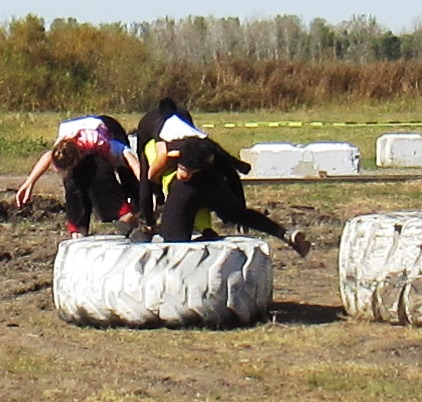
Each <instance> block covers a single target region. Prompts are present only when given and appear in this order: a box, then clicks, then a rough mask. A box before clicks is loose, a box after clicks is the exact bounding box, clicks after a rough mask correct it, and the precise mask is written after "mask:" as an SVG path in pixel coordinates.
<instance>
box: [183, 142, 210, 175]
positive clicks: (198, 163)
mask: <svg viewBox="0 0 422 402" xmlns="http://www.w3.org/2000/svg"><path fill="white" fill-rule="evenodd" d="M182 141H183V143H182V146H181V147H180V156H179V160H178V163H180V164H181V165H182V166H184V167H185V168H188V169H195V170H196V169H199V170H204V169H209V168H211V166H212V164H213V163H214V160H215V154H214V147H213V144H212V143H210V142H209V141H207V140H206V139H199V138H189V139H185V140H182Z"/></svg>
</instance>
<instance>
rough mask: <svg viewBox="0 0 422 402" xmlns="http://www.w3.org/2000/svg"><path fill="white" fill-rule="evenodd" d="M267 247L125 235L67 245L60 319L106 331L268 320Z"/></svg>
mask: <svg viewBox="0 0 422 402" xmlns="http://www.w3.org/2000/svg"><path fill="white" fill-rule="evenodd" d="M272 283H273V277H272V266H271V260H270V257H269V247H268V244H267V243H265V242H264V241H262V240H259V239H256V238H251V237H242V236H236V237H226V238H224V239H221V240H217V241H203V242H201V241H198V242H195V241H192V242H186V243H164V242H158V241H153V242H151V243H135V242H130V241H129V240H128V239H126V238H124V237H122V236H115V235H108V236H92V237H86V238H82V239H76V240H66V241H64V242H62V243H61V244H60V245H59V249H58V253H57V256H56V259H55V263H54V280H53V293H54V303H55V306H56V308H57V310H58V312H59V315H60V317H61V318H62V319H63V320H65V321H67V322H70V323H74V324H78V325H94V326H100V327H109V326H130V327H141V328H142V327H145V328H150V327H158V326H165V327H181V326H191V325H195V326H206V327H224V326H232V325H246V324H252V323H255V322H257V321H259V320H261V319H264V318H266V315H267V311H268V308H269V304H270V302H271V300H272Z"/></svg>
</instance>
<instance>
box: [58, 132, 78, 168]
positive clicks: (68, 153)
mask: <svg viewBox="0 0 422 402" xmlns="http://www.w3.org/2000/svg"><path fill="white" fill-rule="evenodd" d="M51 159H52V162H53V164H54V166H55V167H56V168H57V169H61V170H67V169H71V168H73V167H75V166H76V164H77V163H78V162H79V161H80V160H81V153H80V150H79V148H78V146H77V144H76V142H75V141H74V140H73V139H68V140H62V141H60V142H59V143H57V144H56V145H55V146H54V148H53V153H52V155H51Z"/></svg>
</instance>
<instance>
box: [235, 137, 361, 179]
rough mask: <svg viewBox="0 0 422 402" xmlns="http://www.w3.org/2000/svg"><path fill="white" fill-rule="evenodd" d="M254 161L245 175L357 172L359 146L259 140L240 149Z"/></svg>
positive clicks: (304, 175)
mask: <svg viewBox="0 0 422 402" xmlns="http://www.w3.org/2000/svg"><path fill="white" fill-rule="evenodd" d="M240 158H241V159H242V160H244V161H245V162H248V163H250V164H251V171H250V172H249V173H248V175H246V176H244V178H245V179H278V178H315V177H325V176H344V175H356V174H358V173H359V167H360V166H359V165H360V152H359V149H358V148H357V147H356V146H354V145H352V144H350V143H348V142H313V143H310V144H307V145H302V144H291V143H288V142H275V143H259V144H255V145H253V146H252V147H250V148H244V149H241V150H240Z"/></svg>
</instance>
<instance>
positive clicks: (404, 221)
mask: <svg viewBox="0 0 422 402" xmlns="http://www.w3.org/2000/svg"><path fill="white" fill-rule="evenodd" d="M421 276H422V211H419V210H417V211H397V212H391V213H386V214H368V215H361V216H357V217H355V218H353V219H351V220H349V221H348V222H347V223H346V225H345V227H344V229H343V233H342V237H341V242H340V250H339V280H340V292H341V297H342V300H343V304H344V307H345V310H346V312H347V313H348V314H349V315H351V316H357V317H362V318H368V319H373V320H377V321H386V322H391V323H412V324H417V325H419V323H422V309H421V305H420V304H421V303H420V302H421V299H422V294H419V299H418V297H416V296H415V293H417V292H419V291H421V292H422V287H421V286H416V282H415V283H414V281H415V280H418V278H420V277H421ZM418 283H419V282H418ZM412 284H413V285H412ZM406 289H407V293H406V291H405V290H406ZM410 290H411V291H410ZM410 296H411V297H410ZM418 312H419V313H418ZM418 314H419V316H418Z"/></svg>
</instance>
